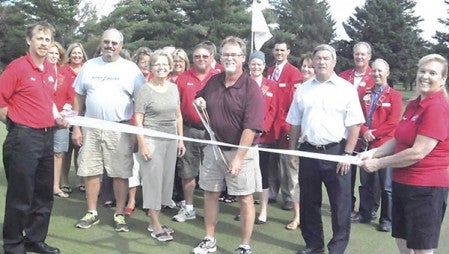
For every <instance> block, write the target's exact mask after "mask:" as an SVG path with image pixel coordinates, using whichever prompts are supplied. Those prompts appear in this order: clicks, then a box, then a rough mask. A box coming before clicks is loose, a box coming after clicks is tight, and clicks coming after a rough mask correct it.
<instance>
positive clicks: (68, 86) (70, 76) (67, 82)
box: [55, 64, 77, 112]
mask: <svg viewBox="0 0 449 254" xmlns="http://www.w3.org/2000/svg"><path fill="white" fill-rule="evenodd" d="M76 75H77V74H76V73H75V72H74V71H73V70H72V68H70V66H69V65H68V64H66V65H64V66H61V67H60V68H58V84H57V86H56V91H55V103H56V107H57V108H58V111H59V112H61V111H62V107H64V105H65V104H70V105H73V100H74V98H75V89H74V88H73V82H74V81H75V78H76Z"/></svg>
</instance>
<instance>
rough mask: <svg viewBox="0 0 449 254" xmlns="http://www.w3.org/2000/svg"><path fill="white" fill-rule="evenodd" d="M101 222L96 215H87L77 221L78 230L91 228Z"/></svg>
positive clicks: (89, 213)
mask: <svg viewBox="0 0 449 254" xmlns="http://www.w3.org/2000/svg"><path fill="white" fill-rule="evenodd" d="M98 222H100V218H98V215H94V214H93V213H91V212H88V213H86V215H84V217H83V218H82V219H80V220H79V221H77V222H76V223H75V227H76V228H90V227H91V226H92V225H95V224H97V223H98Z"/></svg>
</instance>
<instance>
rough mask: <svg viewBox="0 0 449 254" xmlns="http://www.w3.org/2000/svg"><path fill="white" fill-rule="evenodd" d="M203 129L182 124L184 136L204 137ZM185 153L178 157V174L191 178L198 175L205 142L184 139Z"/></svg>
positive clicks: (184, 177) (183, 177)
mask: <svg viewBox="0 0 449 254" xmlns="http://www.w3.org/2000/svg"><path fill="white" fill-rule="evenodd" d="M205 132H206V131H205V130H199V129H196V128H192V127H189V126H186V125H184V137H189V138H195V139H204V137H205ZM184 145H185V147H186V153H185V154H184V156H182V157H181V158H179V159H178V165H177V166H178V168H179V171H178V175H179V177H181V179H193V178H195V177H197V176H198V172H199V169H200V167H201V165H202V163H203V157H204V152H203V151H204V148H205V147H206V144H203V143H197V142H189V141H184Z"/></svg>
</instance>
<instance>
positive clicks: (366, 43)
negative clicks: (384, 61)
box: [352, 41, 373, 55]
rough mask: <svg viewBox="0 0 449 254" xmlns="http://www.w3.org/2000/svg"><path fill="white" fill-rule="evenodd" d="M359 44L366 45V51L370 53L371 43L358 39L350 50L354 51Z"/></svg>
mask: <svg viewBox="0 0 449 254" xmlns="http://www.w3.org/2000/svg"><path fill="white" fill-rule="evenodd" d="M361 46H364V47H366V49H368V53H369V54H370V55H371V54H372V52H373V50H372V48H371V45H370V44H369V43H368V42H365V41H360V42H357V43H356V44H354V47H353V48H352V51H355V49H356V48H358V47H361Z"/></svg>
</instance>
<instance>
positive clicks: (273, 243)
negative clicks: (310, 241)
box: [0, 92, 449, 254]
mask: <svg viewBox="0 0 449 254" xmlns="http://www.w3.org/2000/svg"><path fill="white" fill-rule="evenodd" d="M412 94H413V92H405V93H404V99H405V100H406V99H407V98H409V97H410V96H411V95H412ZM5 135H6V131H5V129H4V125H0V140H1V141H3V140H4V136H5ZM0 159H1V152H0ZM1 166H3V165H1ZM3 172H4V171H3V170H1V173H0V218H3V214H4V203H5V195H6V180H5V176H4V173H3ZM71 173H72V174H73V172H71ZM72 178H73V179H72V184H74V182H75V179H74V175H72ZM356 190H357V189H356ZM323 193H325V191H324V189H323ZM357 195H358V194H357ZM323 197H324V198H323V209H322V214H323V225H324V229H325V239H326V242H327V241H329V239H330V237H331V222H330V212H329V210H330V209H329V202H328V200H327V196H326V195H323ZM202 202H203V198H202V192H201V191H197V192H196V195H195V207H196V209H197V219H196V220H193V221H188V222H185V223H176V222H173V221H171V220H170V218H171V217H172V216H173V215H174V214H176V212H177V211H176V210H165V211H163V212H162V214H161V220H162V222H163V223H164V224H167V225H169V226H171V227H173V228H174V229H175V230H176V233H175V240H174V241H172V242H169V243H158V242H157V241H155V240H153V239H152V238H151V237H150V236H149V234H148V232H147V231H146V227H147V225H148V222H149V219H148V217H146V216H145V214H144V212H143V211H142V210H140V209H136V211H135V212H134V214H133V215H132V217H131V218H130V219H129V220H128V223H129V224H130V227H131V231H130V232H128V233H116V232H115V231H114V230H113V228H112V225H113V221H112V216H113V212H114V210H113V209H105V208H103V207H101V206H99V208H98V210H99V213H100V219H101V221H100V223H99V224H97V225H95V226H93V227H92V228H90V229H84V230H82V229H76V228H74V226H73V225H74V223H75V221H76V220H77V219H79V218H81V217H82V216H83V215H84V213H85V211H86V206H85V204H86V203H85V198H84V195H83V193H80V192H78V191H74V193H72V195H71V197H70V198H68V199H63V198H55V202H54V209H53V213H52V217H51V223H50V229H49V233H48V237H47V242H48V243H49V244H51V245H54V246H57V247H59V248H60V249H61V250H62V252H63V253H111V254H114V253H136V254H137V253H170V254H172V253H173V254H177V253H190V252H191V250H192V248H193V247H194V246H195V245H196V244H197V243H198V242H199V240H201V239H202V237H203V236H204V227H203V217H202V215H203V209H202V207H203V203H202ZM220 209H221V212H220V215H219V222H218V225H217V227H216V238H217V240H218V253H234V249H235V248H236V247H237V245H238V244H239V239H240V237H239V236H240V227H239V223H238V222H236V221H234V220H233V218H234V215H235V214H237V213H238V206H237V205H236V204H235V203H234V204H231V205H228V204H224V203H220ZM256 209H258V206H256ZM291 216H292V213H291V212H290V211H283V210H281V209H280V205H279V204H272V205H270V206H269V212H268V223H267V224H265V225H255V227H254V233H253V237H252V241H251V246H252V248H253V250H254V253H259V254H265V253H277V254H284V253H287V254H293V253H296V251H297V250H299V249H301V248H303V247H304V241H303V239H302V237H301V236H300V232H299V231H288V230H285V229H284V226H285V224H287V223H288V222H289V220H290V218H291ZM2 223H3V219H0V226H1V227H2V226H3V224H2ZM376 225H377V224H376V223H374V222H373V223H372V224H354V225H352V228H351V238H350V241H349V245H348V248H347V251H346V253H348V254H360V253H368V254H371V253H382V254H385V253H387V254H389V253H397V248H396V244H395V242H394V239H393V238H392V237H391V236H390V234H389V233H381V232H378V231H376V230H375V226H376ZM447 239H449V219H448V218H447V216H446V218H445V220H444V222H443V226H442V229H441V237H440V247H439V249H438V251H437V253H449V241H448V240H447ZM0 243H1V244H2V242H1V241H0ZM0 252H1V251H0Z"/></svg>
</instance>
